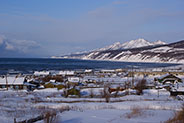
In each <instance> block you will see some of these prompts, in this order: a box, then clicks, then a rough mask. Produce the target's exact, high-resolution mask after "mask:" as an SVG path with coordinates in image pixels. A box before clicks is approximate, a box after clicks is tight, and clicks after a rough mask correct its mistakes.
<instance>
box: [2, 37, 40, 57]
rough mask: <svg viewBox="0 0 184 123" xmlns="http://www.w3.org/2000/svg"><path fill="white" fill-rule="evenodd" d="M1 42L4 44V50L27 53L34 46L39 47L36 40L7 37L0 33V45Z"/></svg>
mask: <svg viewBox="0 0 184 123" xmlns="http://www.w3.org/2000/svg"><path fill="white" fill-rule="evenodd" d="M2 44H4V45H3V47H4V50H7V51H15V52H16V51H17V52H22V53H27V52H29V51H33V50H34V49H35V48H38V47H40V45H39V44H38V43H37V42H36V41H32V40H17V39H9V38H7V37H5V36H3V35H0V45H2Z"/></svg>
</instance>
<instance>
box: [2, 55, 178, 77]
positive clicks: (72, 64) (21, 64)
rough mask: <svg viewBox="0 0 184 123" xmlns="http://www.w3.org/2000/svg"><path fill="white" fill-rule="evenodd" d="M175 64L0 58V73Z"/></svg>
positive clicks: (166, 65)
mask: <svg viewBox="0 0 184 123" xmlns="http://www.w3.org/2000/svg"><path fill="white" fill-rule="evenodd" d="M174 65H177V64H162V63H132V62H111V61H94V60H79V59H50V58H0V74H7V73H9V72H12V71H17V72H19V73H33V71H40V70H77V69H118V68H132V67H133V68H143V69H145V68H155V67H168V66H174Z"/></svg>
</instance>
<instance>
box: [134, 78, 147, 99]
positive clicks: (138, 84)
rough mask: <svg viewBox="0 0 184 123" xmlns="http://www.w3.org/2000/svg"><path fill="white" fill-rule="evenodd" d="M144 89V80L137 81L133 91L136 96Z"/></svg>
mask: <svg viewBox="0 0 184 123" xmlns="http://www.w3.org/2000/svg"><path fill="white" fill-rule="evenodd" d="M145 88H146V80H145V79H142V80H139V81H138V83H137V84H136V86H135V89H136V90H137V94H138V95H142V94H143V90H144V89H145Z"/></svg>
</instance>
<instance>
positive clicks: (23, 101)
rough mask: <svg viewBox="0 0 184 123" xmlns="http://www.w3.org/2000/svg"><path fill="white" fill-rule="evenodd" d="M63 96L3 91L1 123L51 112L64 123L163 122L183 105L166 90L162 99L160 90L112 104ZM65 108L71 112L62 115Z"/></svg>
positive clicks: (54, 92) (112, 100) (48, 91)
mask: <svg viewBox="0 0 184 123" xmlns="http://www.w3.org/2000/svg"><path fill="white" fill-rule="evenodd" d="M99 90H100V89H99ZM99 90H98V89H96V90H94V92H95V93H98V91H99ZM83 91H86V92H87V93H88V92H89V90H87V89H84V90H83ZM61 93H62V90H60V91H58V90H57V89H43V90H35V91H34V92H27V91H12V90H8V91H1V94H0V98H1V100H0V109H1V110H0V120H1V122H2V123H13V122H14V118H16V121H22V120H26V119H30V118H34V117H37V116H39V115H41V114H44V113H45V112H47V111H50V110H52V111H56V112H57V117H56V119H57V121H58V122H62V123H63V122H64V123H79V122H80V123H111V122H112V123H121V122H127V123H129V122H130V123H132V122H133V123H134V122H161V121H166V120H168V119H169V118H170V117H172V116H173V114H174V112H175V111H177V110H180V107H181V104H182V103H183V101H179V100H177V99H175V98H173V97H170V96H169V93H168V92H167V91H166V90H165V89H161V90H160V91H159V96H158V91H157V90H154V89H148V90H144V95H141V96H138V95H126V96H123V97H118V98H110V103H106V102H105V99H104V98H64V97H62V96H61ZM62 109H69V111H65V112H62V113H60V111H61V110H62ZM134 109H138V114H134V113H132V112H133V110H134ZM39 122H43V121H39Z"/></svg>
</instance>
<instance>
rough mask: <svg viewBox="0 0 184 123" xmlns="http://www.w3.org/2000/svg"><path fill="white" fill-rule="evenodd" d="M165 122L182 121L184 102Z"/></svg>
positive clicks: (179, 122) (183, 122)
mask: <svg viewBox="0 0 184 123" xmlns="http://www.w3.org/2000/svg"><path fill="white" fill-rule="evenodd" d="M165 123H184V104H183V105H182V108H181V111H178V112H175V113H174V116H173V117H172V118H170V119H169V120H167V121H166V122H165Z"/></svg>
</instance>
